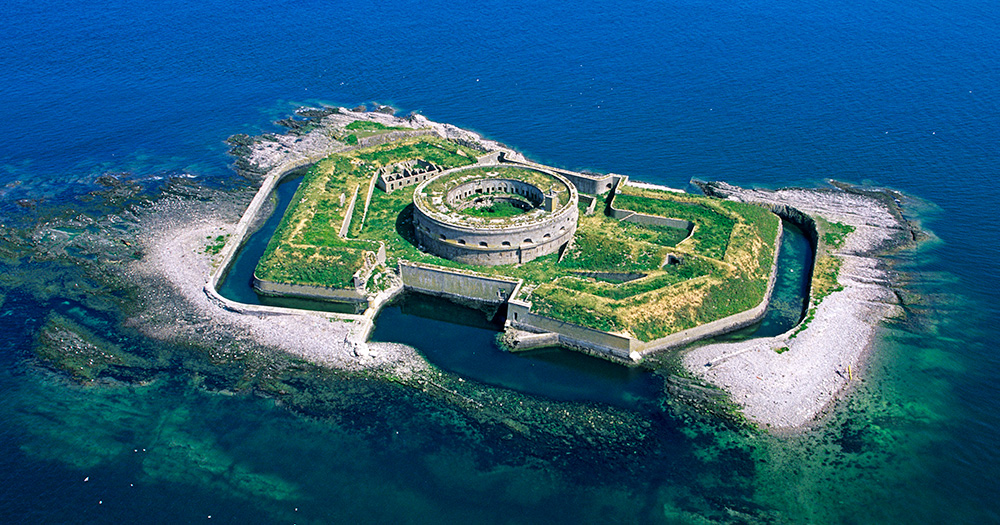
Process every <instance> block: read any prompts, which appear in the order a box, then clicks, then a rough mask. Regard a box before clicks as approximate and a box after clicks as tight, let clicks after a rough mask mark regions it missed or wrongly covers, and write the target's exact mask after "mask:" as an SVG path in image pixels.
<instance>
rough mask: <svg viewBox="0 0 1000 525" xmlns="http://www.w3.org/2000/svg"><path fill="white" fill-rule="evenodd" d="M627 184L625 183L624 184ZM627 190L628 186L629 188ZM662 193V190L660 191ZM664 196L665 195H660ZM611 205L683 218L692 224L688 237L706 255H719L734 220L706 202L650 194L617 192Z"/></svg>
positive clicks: (727, 243)
mask: <svg viewBox="0 0 1000 525" xmlns="http://www.w3.org/2000/svg"><path fill="white" fill-rule="evenodd" d="M626 188H628V187H626ZM629 190H630V191H631V190H632V188H629ZM662 193H664V194H666V192H662ZM661 196H663V197H668V196H667V195H661ZM614 206H615V208H618V209H620V210H629V211H634V212H638V213H644V214H647V215H656V216H660V217H667V218H670V219H683V220H686V221H690V222H693V223H694V224H695V231H694V233H693V234H692V236H691V237H692V239H693V240H694V244H695V246H696V248H697V251H698V252H699V253H700V254H701V255H704V256H706V257H712V258H714V259H722V257H723V255H725V253H726V248H727V247H728V246H729V235H730V233H732V230H733V225H734V224H735V223H736V221H735V220H734V219H733V218H732V217H731V216H729V215H728V214H724V213H720V211H719V210H718V209H716V208H715V207H712V206H709V205H708V204H707V203H706V202H700V203H698V202H684V201H680V200H672V199H664V198H650V197H647V196H640V195H630V194H618V195H616V196H615V200H614Z"/></svg>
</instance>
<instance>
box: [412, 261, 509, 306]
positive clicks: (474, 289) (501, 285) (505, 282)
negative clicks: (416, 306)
mask: <svg viewBox="0 0 1000 525" xmlns="http://www.w3.org/2000/svg"><path fill="white" fill-rule="evenodd" d="M399 275H400V277H401V278H402V279H403V286H405V287H406V288H409V289H412V290H416V291H418V292H424V293H429V294H432V295H439V296H445V297H454V298H459V299H464V300H471V301H480V302H486V303H492V304H499V303H503V302H505V301H507V299H509V298H510V297H511V296H512V295H514V294H515V293H516V292H517V290H518V289H519V288H520V286H521V280H520V279H505V278H502V277H493V276H488V275H481V274H476V273H472V272H461V271H458V270H452V269H448V268H441V267H436V266H430V265H425V264H420V263H415V262H409V261H400V262H399Z"/></svg>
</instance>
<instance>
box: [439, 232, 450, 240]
mask: <svg viewBox="0 0 1000 525" xmlns="http://www.w3.org/2000/svg"><path fill="white" fill-rule="evenodd" d="M438 238H440V239H441V240H442V241H447V240H448V238H447V237H445V236H444V234H443V233H442V234H441V235H438Z"/></svg>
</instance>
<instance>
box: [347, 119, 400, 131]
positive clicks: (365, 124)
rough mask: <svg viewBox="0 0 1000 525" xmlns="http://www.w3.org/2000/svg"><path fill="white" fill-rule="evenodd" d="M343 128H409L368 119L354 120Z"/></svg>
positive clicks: (355, 129) (385, 129)
mask: <svg viewBox="0 0 1000 525" xmlns="http://www.w3.org/2000/svg"><path fill="white" fill-rule="evenodd" d="M344 128H345V129H349V130H351V131H392V130H409V129H410V128H402V127H399V126H386V125H385V124H382V123H381V122H372V121H370V120H355V121H354V122H351V123H350V124H348V125H346V126H344Z"/></svg>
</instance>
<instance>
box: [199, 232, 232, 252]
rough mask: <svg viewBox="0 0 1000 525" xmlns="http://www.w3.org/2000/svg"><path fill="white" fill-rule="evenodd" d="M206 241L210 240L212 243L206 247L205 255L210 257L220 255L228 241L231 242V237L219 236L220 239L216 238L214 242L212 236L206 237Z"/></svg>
mask: <svg viewBox="0 0 1000 525" xmlns="http://www.w3.org/2000/svg"><path fill="white" fill-rule="evenodd" d="M206 239H208V240H210V241H211V242H210V243H209V244H208V246H205V253H207V254H209V255H218V254H219V252H221V251H222V248H224V247H225V246H226V241H227V240H229V235H228V234H226V235H219V236H218V237H216V238H215V240H212V236H208V237H206Z"/></svg>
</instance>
